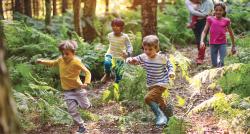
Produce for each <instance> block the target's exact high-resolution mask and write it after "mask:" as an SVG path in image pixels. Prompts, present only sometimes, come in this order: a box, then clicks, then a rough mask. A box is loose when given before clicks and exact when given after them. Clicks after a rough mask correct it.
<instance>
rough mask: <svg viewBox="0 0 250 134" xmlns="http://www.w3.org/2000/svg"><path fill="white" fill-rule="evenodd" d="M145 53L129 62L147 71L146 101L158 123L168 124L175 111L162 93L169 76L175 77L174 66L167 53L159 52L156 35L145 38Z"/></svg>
mask: <svg viewBox="0 0 250 134" xmlns="http://www.w3.org/2000/svg"><path fill="white" fill-rule="evenodd" d="M142 47H143V51H144V53H143V54H141V55H138V56H136V57H130V58H128V59H127V62H128V63H130V64H133V65H138V64H140V65H142V67H143V68H144V69H145V70H146V72H147V87H148V93H147V94H146V96H145V102H146V104H148V105H149V106H150V108H151V110H152V111H153V112H154V114H155V116H156V125H158V126H159V125H166V124H167V121H168V119H167V118H168V117H170V116H171V115H172V114H173V112H172V109H169V107H167V105H166V102H165V100H164V98H163V97H162V93H163V92H164V91H165V90H166V87H167V85H168V81H169V78H174V77H175V74H174V70H173V66H172V64H171V63H170V61H169V60H168V58H167V57H166V55H165V54H160V53H158V51H159V39H158V37H157V36H155V35H148V36H146V37H144V38H143V43H142Z"/></svg>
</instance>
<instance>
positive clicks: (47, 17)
mask: <svg viewBox="0 0 250 134" xmlns="http://www.w3.org/2000/svg"><path fill="white" fill-rule="evenodd" d="M45 8H46V15H45V27H46V28H45V29H46V32H48V33H50V25H51V0H45Z"/></svg>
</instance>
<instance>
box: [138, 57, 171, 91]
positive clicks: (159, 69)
mask: <svg viewBox="0 0 250 134" xmlns="http://www.w3.org/2000/svg"><path fill="white" fill-rule="evenodd" d="M135 58H136V60H137V61H138V62H139V63H140V64H141V65H142V67H143V68H144V69H145V70H146V72H147V87H152V86H155V85H158V86H162V87H166V86H167V85H168V81H169V74H174V69H173V65H172V64H171V63H170V61H169V60H168V58H167V56H166V55H165V54H159V53H157V54H156V57H155V58H149V57H148V56H147V55H146V54H145V53H143V54H141V55H138V56H136V57H135Z"/></svg>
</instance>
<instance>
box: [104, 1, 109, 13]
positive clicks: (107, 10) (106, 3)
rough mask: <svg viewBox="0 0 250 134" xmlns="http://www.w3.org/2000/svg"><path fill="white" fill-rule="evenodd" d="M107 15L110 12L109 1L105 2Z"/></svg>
mask: <svg viewBox="0 0 250 134" xmlns="http://www.w3.org/2000/svg"><path fill="white" fill-rule="evenodd" d="M105 5H106V6H105V13H108V12H109V0H105Z"/></svg>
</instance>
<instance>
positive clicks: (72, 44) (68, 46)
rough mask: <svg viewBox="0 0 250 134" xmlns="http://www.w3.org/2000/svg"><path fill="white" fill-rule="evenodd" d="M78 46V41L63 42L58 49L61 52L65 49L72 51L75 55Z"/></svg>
mask: <svg viewBox="0 0 250 134" xmlns="http://www.w3.org/2000/svg"><path fill="white" fill-rule="evenodd" d="M77 47H78V45H77V43H76V41H73V40H65V41H62V42H61V43H60V44H59V46H58V49H59V51H61V52H62V51H63V50H65V49H69V50H71V51H72V52H73V53H74V52H75V51H76V49H77Z"/></svg>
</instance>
